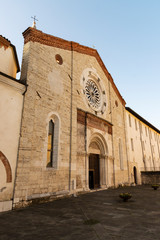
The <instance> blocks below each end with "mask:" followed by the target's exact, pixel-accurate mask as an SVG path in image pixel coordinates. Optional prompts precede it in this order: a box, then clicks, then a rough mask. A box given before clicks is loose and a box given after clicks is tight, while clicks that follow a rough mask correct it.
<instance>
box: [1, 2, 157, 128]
mask: <svg viewBox="0 0 160 240" xmlns="http://www.w3.org/2000/svg"><path fill="white" fill-rule="evenodd" d="M34 15H36V17H37V18H38V22H37V29H39V30H41V31H43V32H45V33H48V34H51V35H54V36H57V37H61V38H64V39H67V40H70V41H75V42H78V43H80V44H82V45H85V46H89V47H93V46H95V48H96V49H97V51H98V52H99V54H100V56H101V58H102V60H103V62H104V64H105V66H106V67H107V69H108V71H109V72H110V73H111V75H112V77H113V79H114V82H115V84H116V85H117V87H118V89H119V91H120V93H121V95H122V96H123V98H124V99H125V101H126V103H127V106H129V107H131V108H132V109H133V110H134V111H136V112H137V113H138V114H140V115H141V116H142V117H144V118H145V119H146V120H148V121H149V122H150V123H151V124H153V125H154V126H155V127H157V128H158V129H160V107H159V104H160V93H159V92H160V1H159V0H45V1H44V0H32V1H31V0H28V1H27V0H26V1H22V0H21V1H20V0H14V1H13V0H6V1H2V2H1V14H0V29H1V32H0V34H2V35H3V36H5V37H6V38H8V39H9V40H10V41H11V42H12V44H14V45H15V46H16V49H17V53H18V57H19V62H20V64H21V59H22V51H23V37H22V32H23V31H24V30H25V29H26V28H27V27H29V26H31V25H32V19H31V16H34Z"/></svg>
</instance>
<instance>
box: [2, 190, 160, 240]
mask: <svg viewBox="0 0 160 240" xmlns="http://www.w3.org/2000/svg"><path fill="white" fill-rule="evenodd" d="M121 192H130V193H131V194H132V198H131V199H130V200H129V201H128V202H123V201H122V200H121V199H120V198H119V194H120V193H121ZM91 219H92V222H89V224H86V223H87V221H88V220H91ZM92 223H94V224H92ZM8 239H11V240H20V239H21V240H31V239H32V240H40V239H43V240H50V239H53V240H82V239H83V240H99V239H100V240H110V239H112V240H121V239H123V240H128V239H133V240H134V239H136V240H149V239H152V240H160V189H159V190H156V191H154V190H153V189H152V188H151V187H150V186H136V187H124V188H118V189H108V190H104V191H97V192H92V193H87V194H84V195H79V196H78V197H71V198H65V199H59V200H56V201H53V202H49V203H43V204H37V205H32V206H30V207H27V208H23V209H18V210H14V211H10V212H5V213H4V212H3V213H0V240H8Z"/></svg>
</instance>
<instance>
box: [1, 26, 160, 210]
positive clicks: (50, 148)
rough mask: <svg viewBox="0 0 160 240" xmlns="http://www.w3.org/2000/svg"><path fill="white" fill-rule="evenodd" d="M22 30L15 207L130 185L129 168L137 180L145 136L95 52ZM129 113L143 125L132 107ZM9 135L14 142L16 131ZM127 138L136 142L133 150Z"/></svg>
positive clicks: (141, 162)
mask: <svg viewBox="0 0 160 240" xmlns="http://www.w3.org/2000/svg"><path fill="white" fill-rule="evenodd" d="M23 36H24V50H23V60H22V70H21V80H20V83H21V84H22V85H23V86H24V85H26V86H27V89H26V91H25V93H24V97H22V99H23V114H22V119H21V123H20V122H19V121H17V124H18V126H19V128H20V129H21V131H20V140H19V145H18V157H17V160H18V161H17V171H16V179H15V185H14V186H15V188H14V191H13V207H21V206H23V205H26V204H29V203H30V202H33V201H35V200H36V199H37V198H43V199H46V200H49V199H53V198H56V197H59V196H65V195H69V194H76V193H77V192H80V191H89V190H90V189H95V188H101V189H105V188H108V187H117V186H119V185H130V184H132V183H135V179H134V175H135V172H133V169H134V171H137V172H136V173H137V179H136V180H137V182H136V183H137V184H140V183H141V176H140V172H141V168H143V167H144V161H143V159H144V156H146V158H145V159H147V158H148V157H149V156H150V155H151V153H150V152H149V151H150V150H148V147H146V152H145V154H144V153H143V154H142V146H141V145H140V143H142V139H143V136H141V135H142V134H141V135H140V134H139V132H138V131H137V129H135V128H131V127H130V125H129V121H128V114H130V115H131V113H130V112H129V113H128V110H126V108H125V101H124V99H123V98H122V96H121V95H120V93H119V91H118V89H117V87H116V85H115V83H114V81H113V79H112V77H111V75H110V74H109V72H108V70H107V69H106V67H105V65H104V63H103V62H102V60H101V58H100V56H99V54H98V52H97V51H96V50H95V49H92V48H89V47H85V46H82V45H79V44H78V43H75V42H70V41H66V40H63V39H60V38H57V37H54V36H51V35H48V34H45V33H43V32H41V31H39V30H37V29H34V28H28V29H26V31H25V32H24V33H23ZM16 84H17V83H16ZM8 95H9V96H11V94H10V93H8ZM9 104H10V101H9ZM18 104H19V106H20V108H19V110H18V111H19V114H20V113H21V106H22V105H21V103H18ZM131 117H132V118H135V119H137V120H136V121H137V124H144V122H143V121H142V118H141V119H139V118H138V117H137V115H134V114H133V112H132V116H131ZM132 121H133V119H132ZM134 121H135V120H134ZM145 124H146V126H147V127H149V129H150V131H151V132H155V134H156V139H157V140H156V141H153V140H148V139H146V141H148V142H147V144H150V145H152V147H151V149H152V157H153V159H154V165H153V166H154V167H155V168H156V167H159V162H160V159H159V157H157V156H159V155H158V154H159V145H160V144H159V140H158V139H160V137H159V136H160V132H158V130H155V128H153V127H152V126H151V125H150V126H149V125H148V124H149V123H148V124H147V123H145ZM51 126H52V127H51ZM139 126H140V125H139ZM15 139H16V141H15V142H17V144H18V132H17V138H15ZM130 139H134V141H136V145H135V146H134V147H135V149H136V151H132V150H131V145H130V141H131V140H130ZM155 145H156V147H155ZM6 146H7V145H6ZM147 146H148V145H147ZM137 149H138V150H137ZM0 150H1V149H0ZM153 151H154V153H153ZM133 152H134V153H133ZM154 154H155V156H154ZM146 161H148V160H146ZM147 164H149V165H147ZM146 166H148V167H151V162H150V163H148V162H146V165H145V167H146ZM153 166H152V167H153ZM134 167H135V168H134ZM152 170H153V169H152ZM8 179H9V176H8Z"/></svg>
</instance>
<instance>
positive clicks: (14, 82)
mask: <svg viewBox="0 0 160 240" xmlns="http://www.w3.org/2000/svg"><path fill="white" fill-rule="evenodd" d="M0 83H3V84H6V85H8V86H10V87H12V88H14V89H15V90H16V91H18V92H20V93H21V94H24V92H25V91H26V86H25V85H24V84H22V83H20V82H18V80H17V79H14V80H13V79H11V78H10V77H9V76H8V77H7V76H6V75H3V74H1V72H0Z"/></svg>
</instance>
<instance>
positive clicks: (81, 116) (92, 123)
mask: <svg viewBox="0 0 160 240" xmlns="http://www.w3.org/2000/svg"><path fill="white" fill-rule="evenodd" d="M85 115H86V120H85ZM85 121H86V125H87V127H92V128H96V129H99V130H102V131H104V132H108V133H109V134H112V124H111V123H109V122H108V121H106V120H104V119H102V118H99V117H97V116H95V115H93V114H91V113H88V112H84V111H82V110H80V109H77V122H78V123H81V124H83V125H85Z"/></svg>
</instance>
